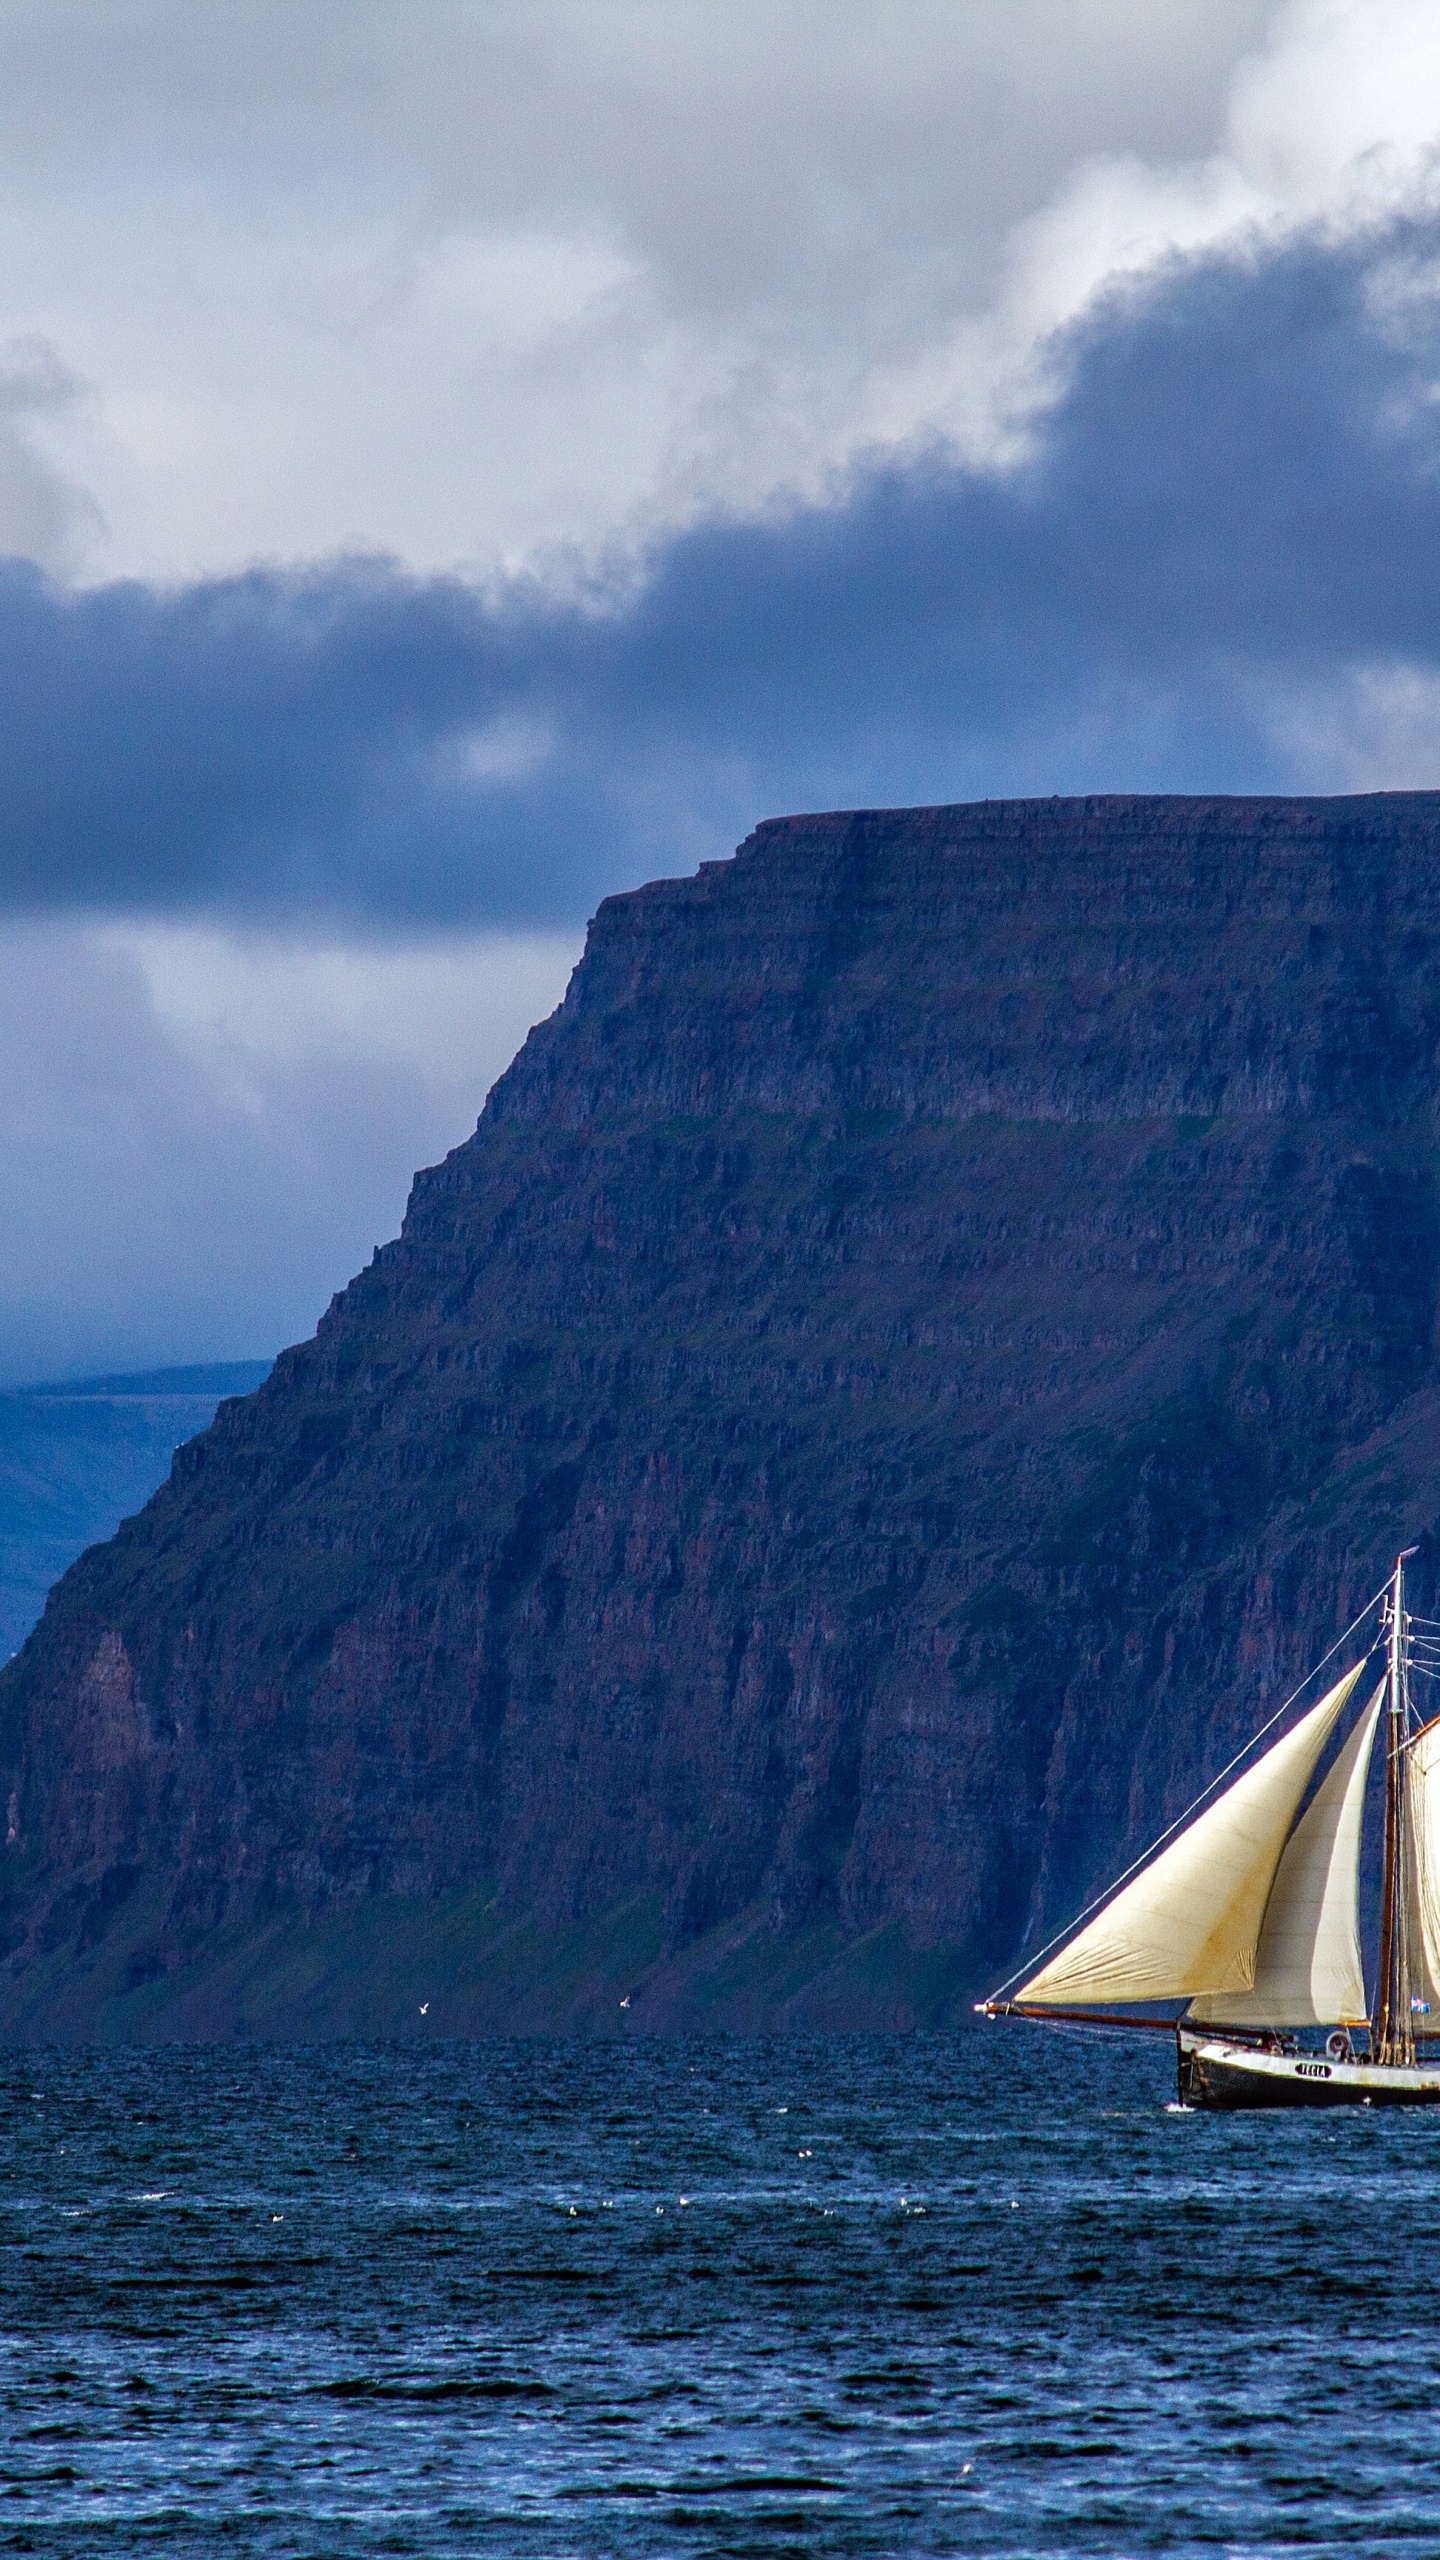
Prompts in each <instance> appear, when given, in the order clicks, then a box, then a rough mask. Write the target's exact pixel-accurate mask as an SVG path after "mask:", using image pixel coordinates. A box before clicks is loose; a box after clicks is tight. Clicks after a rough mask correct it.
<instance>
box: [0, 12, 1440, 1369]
mask: <svg viewBox="0 0 1440 2560" xmlns="http://www.w3.org/2000/svg"><path fill="white" fill-rule="evenodd" d="M1437 145H1440V9H1437V8H1436V7H1435V5H1434V0H1280V4H1278V5H1277V0H1085V6H1084V7H1083V8H1077V7H1076V6H1075V5H1074V0H854V5H852V0H566V4H564V5H562V4H561V0H513V5H512V4H511V0H483V5H481V0H347V4H346V6H345V7H344V8H343V9H337V8H336V7H335V6H334V5H333V0H206V5H205V6H204V8H200V9H197V8H196V7H195V6H194V5H193V0H7V5H6V7H5V9H4V10H3V12H0V736H3V753H0V1232H3V1233H4V1236H5V1239H6V1248H7V1249H6V1252H5V1254H4V1255H3V1257H0V1385H4V1384H7V1383H10V1384H13V1383H20V1382H23V1381H25V1380H28V1379H33V1378H37V1377H42V1376H52V1377H54V1376H66V1375H83V1374H85V1373H86V1372H87V1371H100V1370H112V1369H117V1368H124V1367H126V1366H131V1367H142V1366H150V1365H157V1364H160V1363H178V1362H184V1361H193V1360H200V1359H223V1358H243V1357H250V1356H260V1355H264V1354H267V1353H269V1352H272V1351H274V1350H275V1349H276V1348H278V1347H279V1345H280V1344H281V1343H283V1342H285V1341H289V1340H294V1339H297V1338H299V1337H301V1336H302V1335H304V1334H306V1333H308V1332H309V1331H310V1330H311V1329H312V1328H313V1325H314V1322H315V1320H316V1318H317V1316H318V1315H319V1314H320V1312H321V1311H322V1310H323V1308H324V1306H325V1304H326V1302H327V1300H328V1298H329V1297H330V1295H331V1293H332V1291H333V1290H334V1289H336V1288H338V1287H341V1286H343V1284H344V1282H345V1281H346V1279H347V1278H348V1277H349V1276H350V1275H351V1273H352V1272H353V1271H354V1270H355V1269H356V1268H358V1267H359V1265H360V1264H361V1263H363V1262H364V1261H366V1260H367V1259H368V1257H369V1255H370V1252H371V1250H372V1249H373V1247H374V1245H375V1244H376V1243H377V1242H379V1241H381V1240H383V1239H384V1238H385V1237H387V1236H389V1235H391V1234H393V1233H395V1232H396V1230H397V1229H398V1226H399V1222H400V1218H401V1215H402V1213H403V1208H404V1202H405V1196H406V1192H407V1189H408V1185H409V1180H410V1177H411V1174H412V1172H413V1171H414V1169H415V1168H416V1167H417V1166H418V1165H420V1164H422V1163H425V1162H430V1161H434V1160H435V1159H436V1158H437V1157H438V1156H440V1155H442V1154H443V1153H444V1152H445V1150H446V1149H447V1148H448V1147H450V1146H453V1145H455V1144H457V1143H459V1142H460V1141H461V1140H462V1139H463V1138H464V1137H465V1136H467V1135H468V1133H469V1131H470V1130H471V1129H472V1128H473V1126H474V1123H475V1119H476V1116H477V1113H478V1111H479V1108H480V1105H481V1103H482V1101H483V1099H484V1095H485V1092H486V1090H487V1089H488V1087H489V1085H490V1084H491V1082H492V1081H493V1080H494V1078H495V1076H496V1075H497V1074H499V1073H500V1072H501V1071H502V1070H503V1068H504V1066H505V1065H506V1063H507V1062H508V1060H509V1058H510V1056H511V1055H512V1054H513V1052H514V1050H515V1048H516V1047H517V1046H518V1044H519V1042H520V1041H521V1040H522V1039H523V1037H524V1035H525V1032H526V1030H527V1028H528V1027H529V1025H530V1024H531V1023H532V1022H534V1021H536V1020H538V1019H540V1018H541V1017H543V1015H544V1014H546V1013H547V1012H549V1011H550V1010H551V1009H552V1008H553V1006H554V1005H555V1004H556V1003H557V1002H558V1001H559V999H560V997H561V995H562V994H563V992H564V988H565V984H566V981H567V978H568V975H569V972H570V970H571V968H572V967H573V965H574V963H575V960H576V958H577V957H578V955H579V952H580V949H581V947H582V945H583V939H584V931H585V925H586V920H587V918H588V917H589V916H590V915H591V914H592V913H593V911H594V908H595V906H596V904H597V903H598V901H599V900H600V899H601V898H602V897H604V896H606V895H607V894H609V893H610V892H611V891H614V890H617V889H624V888H627V887H630V886H633V885H635V884H636V883H637V882H639V881H641V880H644V879H649V878H655V877H660V876H665V875H673V874H677V873H681V872H686V871H689V870H692V869H693V868H694V866H695V864H696V863H697V862H698V861H701V860H706V859H711V858H713V857H715V856H716V855H720V854H723V853H725V852H727V851H728V850H729V849H730V848H731V846H733V845H734V844H735V843H736V842H737V841H738V840H739V839H740V838H741V837H742V836H743V835H744V834H745V833H746V832H747V831H748V830H749V828H750V827H751V826H753V825H754V824H755V822H756V821H757V820H758V819H760V818H762V817H765V816H769V815H773V814H776V813H777V812H780V811H783V810H788V809H800V808H816V807H821V808H835V807H845V806H854V805H874V804H876V803H891V804H896V803H908V802H936V801H943V800H953V799H963V798H967V797H983V796H995V795H1003V794H1008V793H1029V792H1037V793H1038V792H1053V791H1060V792H1065V791H1089V790H1111V789H1114V790H1137V789H1138V790H1145V789H1171V790H1190V789H1195V790H1306V791H1312V790H1313V791H1321V790H1341V791H1343V790H1368V789H1376V788H1385V787H1405V788H1414V787H1425V786H1430V785H1435V784H1440V150H1437Z"/></svg>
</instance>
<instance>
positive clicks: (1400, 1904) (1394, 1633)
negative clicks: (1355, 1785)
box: [1370, 1547, 1415, 2064]
mask: <svg viewBox="0 0 1440 2560" xmlns="http://www.w3.org/2000/svg"><path fill="white" fill-rule="evenodd" d="M1414 1553H1415V1549H1414V1548H1413V1547H1407V1548H1406V1549H1405V1551H1404V1554H1402V1555H1398V1556H1397V1557H1396V1559H1395V1577H1394V1580H1393V1581H1392V1583H1391V1585H1390V1603H1389V1610H1388V1629H1389V1659H1388V1678H1387V1701H1386V1717H1385V1878H1384V1884H1383V1886H1382V1888H1381V1898H1380V1973H1379V1979H1378V1981H1377V1983H1376V1986H1375V2025H1374V2028H1373V2031H1372V2033H1371V2038H1370V2050H1371V2055H1372V2058H1373V2059H1374V2060H1375V2061H1377V2062H1393V2063H1401V2064H1413V2062H1414V2060H1415V2026H1414V2020H1413V2017H1412V2015H1411V2010H1410V1949H1409V1945H1408V1943H1407V1936H1406V1929H1405V1908H1404V1901H1405V1870H1406V1859H1407V1846H1408V1844H1407V1842H1406V1839H1405V1788H1404V1783H1403V1780H1404V1768H1403V1764H1402V1753H1403V1751H1404V1747H1405V1727H1406V1721H1407V1708H1408V1704H1409V1700H1408V1694H1407V1682H1406V1677H1405V1674H1406V1655H1407V1646H1406V1617H1405V1560H1406V1557H1407V1556H1413V1555H1414Z"/></svg>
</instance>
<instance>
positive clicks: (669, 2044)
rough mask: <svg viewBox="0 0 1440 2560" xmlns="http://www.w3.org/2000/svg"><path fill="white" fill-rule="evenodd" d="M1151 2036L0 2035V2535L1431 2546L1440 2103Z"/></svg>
mask: <svg viewBox="0 0 1440 2560" xmlns="http://www.w3.org/2000/svg"><path fill="white" fill-rule="evenodd" d="M1155 2042H1156V2044H1157V2045H1158V2046H1159V2050H1158V2051H1155V2050H1153V2049H1152V2047H1151V2045H1150V2043H1149V2041H1148V2040H1142V2039H1139V2038H1136V2039H1134V2040H1131V2039H1120V2038H1114V2039H1109V2038H1101V2037H1087V2036H1084V2035H1083V2034H1080V2033H1057V2032H1045V2031H1043V2030H1031V2029H1028V2028H1026V2027H1023V2026H1018V2025H1005V2024H1001V2025H993V2026H983V2025H979V2024H977V2025H976V2026H975V2027H974V2028H972V2029H967V2030H965V2031H962V2032H958V2033H955V2034H945V2035H939V2034H937V2035H912V2036H896V2037H893V2038H891V2037H860V2038H844V2037H837V2038H829V2039H821V2038H816V2039H807V2040H787V2041H770V2040H747V2039H739V2038H736V2039H704V2040H699V2039H697V2040H686V2039H683V2038H675V2039H658V2038H656V2039H639V2038H637V2039H635V2040H634V2041H624V2040H617V2041H615V2042H588V2043H587V2042H569V2041H564V2040H559V2039H555V2040H548V2041H532V2040H527V2041H523V2042H522V2041H515V2042H494V2043H480V2044H456V2043H440V2042H436V2043H434V2044H428V2045H426V2044H393V2045H366V2046H313V2047H305V2048H293V2047H276V2046H269V2047H262V2046H243V2047H208V2048H207V2047H170V2048H164V2049H158V2050H157V2049H150V2050H123V2051H112V2052H104V2051H86V2052H78V2053H75V2052H58V2051H16V2050H11V2051H9V2052H8V2053H6V2054H4V2055H3V2056H0V2084H3V2137H0V2139H3V2157H4V2182H3V2201H0V2212H3V2266H0V2282H3V2299H0V2333H3V2379H0V2406H3V2443H0V2551H4V2552H36V2553H44V2554H51V2555H59V2554H65V2555H69V2554H72V2553H73V2554H77V2555H78V2554H85V2555H87V2556H88V2555H108V2554H120V2553H131V2552H134V2553H142V2552H143V2553H151V2554H153V2553H165V2554H189V2553H192V2552H204V2553H224V2554H250V2553H255V2554H266V2555H271V2554H274V2555H280V2554H285V2555H291V2554H294V2555H305V2560H311V2556H312V2555H321V2554H325V2555H330V2554H334V2555H336V2560H369V2555H371V2554H380V2553H405V2554H412V2553H413V2554H431V2553H434V2554H440V2553H444V2554H446V2555H447V2560H456V2555H463V2554H465V2553H469V2552H479V2553H505V2554H509V2553H515V2554H524V2555H531V2554H533V2555H536V2560H542V2555H543V2560H569V2556H570V2555H574V2560H590V2556H591V2555H600V2554H604V2555H610V2554H615V2555H617V2560H618V2555H621V2554H623V2555H626V2560H636V2555H643V2554H664V2555H666V2556H667V2560H671V2556H672V2555H687V2554H712V2553H714V2554H722V2553H723V2554H732V2553H733V2554H752V2553H753V2554H756V2555H760V2554H763V2555H765V2560H783V2555H786V2554H806V2555H808V2554H822V2553H837V2554H839V2553H846V2554H848V2553H857V2554H860V2553H863V2554H874V2555H876V2560H896V2555H900V2554H910V2553H916V2554H939V2553H951V2552H956V2553H962V2552H963V2553H988V2552H997V2553H1000V2552H1003V2553H1007V2554H1012V2553H1013V2554H1020V2553H1024V2554H1035V2555H1037V2556H1038V2555H1044V2560H1066V2555H1069V2554H1072V2553H1077V2554H1078V2553H1087V2554H1090V2553H1104V2554H1116V2555H1125V2556H1126V2560H1129V2555H1132V2554H1137V2553H1141V2552H1152V2551H1155V2552H1167V2553H1192V2552H1193V2553H1206V2554H1215V2553H1245V2554H1247V2555H1248V2554H1269V2553H1275V2552H1290V2551H1309V2552H1332V2551H1344V2552H1385V2553H1393V2552H1396V2551H1400V2550H1405V2549H1413V2550H1415V2551H1416V2552H1417V2553H1419V2552H1423V2553H1432V2552H1434V2551H1436V2550H1437V2549H1440V2320H1437V2311H1436V2301H1435V2293H1434V2272H1435V2267H1436V2264H1437V2251H1440V2111H1437V2116H1436V2117H1430V2116H1428V2115H1425V2114H1416V2115H1410V2116H1405V2115H1399V2116H1396V2115H1382V2114H1369V2113H1356V2114H1354V2115H1333V2114H1332V2115H1325V2114H1317V2115H1315V2116H1300V2117H1273V2118H1267V2117H1243V2116H1239V2117H1229V2118H1215V2117H1204V2116H1197V2115H1182V2114H1179V2113H1177V2112H1175V2111H1173V2108H1172V2106H1171V2104H1170V2101H1171V2100H1172V2099H1173V2095H1174V2090H1173V2060H1172V2057H1171V2054H1170V2052H1169V2049H1168V2047H1167V2046H1166V2045H1165V2044H1164V2043H1163V2042H1162V2041H1161V2040H1160V2039H1158V2038H1157V2039H1156V2040H1155Z"/></svg>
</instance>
